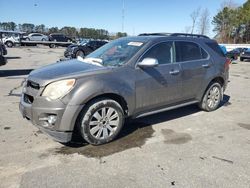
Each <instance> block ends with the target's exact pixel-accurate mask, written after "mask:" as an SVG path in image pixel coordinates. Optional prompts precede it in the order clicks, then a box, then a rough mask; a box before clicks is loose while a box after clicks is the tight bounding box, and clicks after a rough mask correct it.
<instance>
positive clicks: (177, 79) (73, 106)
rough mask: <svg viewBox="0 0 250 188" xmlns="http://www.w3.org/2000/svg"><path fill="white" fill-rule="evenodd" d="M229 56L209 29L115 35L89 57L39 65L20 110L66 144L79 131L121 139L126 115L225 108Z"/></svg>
mask: <svg viewBox="0 0 250 188" xmlns="http://www.w3.org/2000/svg"><path fill="white" fill-rule="evenodd" d="M229 62H230V61H229V60H228V59H227V58H226V57H225V55H224V54H223V52H222V51H221V49H220V47H219V46H218V44H217V42H216V41H214V40H212V39H209V38H208V37H206V36H203V35H190V34H182V33H174V34H161V33H153V34H141V35H139V36H136V37H125V38H120V39H117V40H114V41H112V42H110V43H108V44H106V45H104V46H102V47H101V48H99V49H98V50H96V51H94V52H93V53H91V54H89V55H88V56H86V57H85V58H84V59H83V58H78V59H74V60H69V61H63V62H61V63H55V64H51V65H48V66H45V67H42V68H40V69H37V70H34V71H32V72H31V73H30V74H29V76H28V78H27V79H26V81H25V82H24V85H23V92H22V96H21V101H20V105H19V108H20V111H21V113H22V115H23V117H24V118H26V119H28V120H30V121H31V122H32V124H34V125H35V126H37V127H38V128H39V129H40V130H41V131H43V132H44V133H46V134H48V135H50V136H52V137H53V138H54V139H55V140H57V141H58V142H61V143H67V142H70V141H71V139H72V135H73V132H75V131H76V132H78V133H79V134H80V135H81V136H82V137H83V139H84V140H86V141H87V142H89V143H90V144H93V145H100V144H104V143H107V142H110V141H112V140H114V139H115V138H116V137H117V135H118V134H119V132H120V131H121V129H122V127H123V124H124V120H125V118H127V117H130V118H136V117H142V116H146V115H150V114H153V113H158V112H162V111H165V110H169V109H173V108H178V107H182V106H186V105H190V104H195V103H196V104H198V106H199V107H200V108H201V109H202V110H205V111H213V110H215V109H217V108H218V106H219V105H220V102H221V100H222V98H223V92H224V90H225V88H226V86H227V82H228V74H229V73H228V70H229Z"/></svg>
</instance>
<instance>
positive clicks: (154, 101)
mask: <svg viewBox="0 0 250 188" xmlns="http://www.w3.org/2000/svg"><path fill="white" fill-rule="evenodd" d="M144 58H155V59H157V60H158V62H159V65H158V66H156V67H148V68H143V69H142V68H139V67H136V70H135V72H136V107H137V110H138V111H140V112H141V111H147V110H153V109H155V108H159V107H162V106H166V105H170V104H173V103H175V102H177V101H179V100H180V98H181V70H180V65H179V64H178V63H173V62H174V43H173V42H170V41H169V42H161V43H159V44H156V45H155V46H153V47H152V48H151V49H149V50H148V51H147V52H146V53H145V54H144V55H143V56H142V58H141V59H140V60H139V61H142V60H143V59H144Z"/></svg>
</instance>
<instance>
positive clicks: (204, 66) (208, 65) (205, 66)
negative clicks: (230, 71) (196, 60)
mask: <svg viewBox="0 0 250 188" xmlns="http://www.w3.org/2000/svg"><path fill="white" fill-rule="evenodd" d="M202 67H203V68H209V67H210V64H203V65H202Z"/></svg>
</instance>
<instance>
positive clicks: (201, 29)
mask: <svg viewBox="0 0 250 188" xmlns="http://www.w3.org/2000/svg"><path fill="white" fill-rule="evenodd" d="M209 27H210V21H209V11H208V9H207V8H206V9H204V10H203V11H202V13H201V15H200V18H199V23H198V33H199V34H201V35H206V34H208V32H209Z"/></svg>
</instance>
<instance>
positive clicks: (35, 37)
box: [25, 33, 49, 41]
mask: <svg viewBox="0 0 250 188" xmlns="http://www.w3.org/2000/svg"><path fill="white" fill-rule="evenodd" d="M25 39H26V40H30V41H48V40H49V38H48V36H46V35H44V34H41V33H30V34H29V35H28V36H27V37H25Z"/></svg>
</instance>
